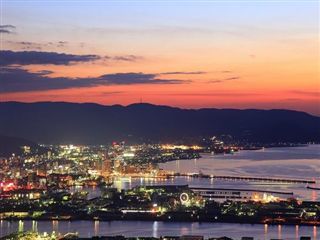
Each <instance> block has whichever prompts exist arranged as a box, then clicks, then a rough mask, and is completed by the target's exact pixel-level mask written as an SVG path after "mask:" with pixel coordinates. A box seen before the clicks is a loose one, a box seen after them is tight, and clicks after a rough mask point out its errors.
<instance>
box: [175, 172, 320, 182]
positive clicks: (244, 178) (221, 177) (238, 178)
mask: <svg viewBox="0 0 320 240" xmlns="http://www.w3.org/2000/svg"><path fill="white" fill-rule="evenodd" d="M171 177H192V178H208V179H217V180H230V181H252V182H268V183H286V184H315V183H316V181H315V180H307V179H289V178H268V177H250V176H224V175H209V174H201V173H175V174H173V175H171Z"/></svg>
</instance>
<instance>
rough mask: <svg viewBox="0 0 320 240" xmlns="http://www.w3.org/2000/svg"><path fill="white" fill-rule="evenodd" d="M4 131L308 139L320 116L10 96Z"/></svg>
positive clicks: (57, 137) (317, 130)
mask: <svg viewBox="0 0 320 240" xmlns="http://www.w3.org/2000/svg"><path fill="white" fill-rule="evenodd" d="M0 134H2V135H8V136H16V137H20V138H26V139H30V140H32V141H36V142H42V143H83V144H97V143H98V144H99V143H106V142H110V141H114V140H128V139H129V140H130V139H131V140H135V141H159V140H164V141H176V140H178V139H183V138H190V137H195V138H196V137H203V136H213V135H221V134H230V135H232V136H233V137H234V138H236V139H242V140H243V139H245V140H247V141H250V142H263V143H270V142H307V141H320V118H319V117H315V116H312V115H309V114H307V113H304V112H297V111H290V110H251V109H250V110H235V109H198V110H187V109H179V108H173V107H167V106H156V105H151V104H132V105H129V106H127V107H123V106H120V105H114V106H103V105H98V104H91V103H86V104H78V103H63V102H40V103H17V102H5V103H0Z"/></svg>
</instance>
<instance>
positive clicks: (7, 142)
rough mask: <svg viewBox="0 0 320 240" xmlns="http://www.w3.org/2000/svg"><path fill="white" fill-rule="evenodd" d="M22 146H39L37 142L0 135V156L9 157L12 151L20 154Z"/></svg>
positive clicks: (37, 147) (35, 147)
mask: <svg viewBox="0 0 320 240" xmlns="http://www.w3.org/2000/svg"><path fill="white" fill-rule="evenodd" d="M22 146H29V147H31V148H32V149H39V148H40V147H39V146H38V144H36V143H34V142H32V141H29V140H26V139H22V138H16V137H8V136H2V135H0V157H9V156H11V155H12V153H16V154H18V155H20V154H21V153H22V152H23V149H22Z"/></svg>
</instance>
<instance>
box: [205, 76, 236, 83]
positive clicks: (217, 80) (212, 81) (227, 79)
mask: <svg viewBox="0 0 320 240" xmlns="http://www.w3.org/2000/svg"><path fill="white" fill-rule="evenodd" d="M238 79H240V77H237V76H236V77H228V78H222V79H215V80H211V81H209V82H208V83H222V82H227V81H233V80H238Z"/></svg>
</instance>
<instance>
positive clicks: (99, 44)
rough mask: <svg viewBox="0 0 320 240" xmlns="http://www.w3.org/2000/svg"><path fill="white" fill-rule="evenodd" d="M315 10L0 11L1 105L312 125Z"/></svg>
mask: <svg viewBox="0 0 320 240" xmlns="http://www.w3.org/2000/svg"><path fill="white" fill-rule="evenodd" d="M318 7H319V2H318V1H307V2H298V1H281V2H275V1H261V2H257V1H255V2H253V1H245V2H244V1H227V2H221V1H201V2H196V3H195V2H192V1H188V2H182V1H174V2H165V1H152V2H145V1H120V2H115V1H96V2H94V4H90V2H88V1H67V2H62V1H41V2H40V1H24V2H22V1H5V0H4V1H1V24H0V25H1V27H0V33H1V59H0V65H1V70H2V71H1V76H2V77H1V78H0V85H1V86H2V88H1V89H0V99H1V101H23V102H35V101H68V102H95V103H99V104H103V105H113V104H122V105H128V104H131V103H134V102H140V101H141V100H142V101H143V102H149V103H153V104H159V105H170V106H177V107H182V108H206V107H213V108H240V109H244V108H261V109H274V108H285V109H294V110H300V111H305V112H308V113H311V114H313V115H320V95H319V87H320V86H319V70H318V67H319V41H318V40H319V21H318V20H319V12H318Z"/></svg>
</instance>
